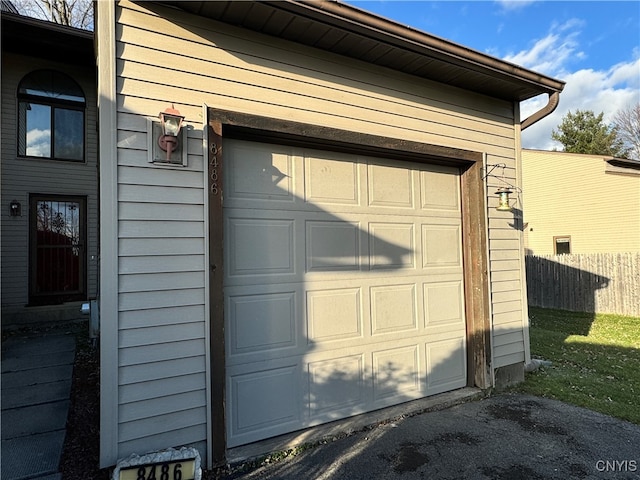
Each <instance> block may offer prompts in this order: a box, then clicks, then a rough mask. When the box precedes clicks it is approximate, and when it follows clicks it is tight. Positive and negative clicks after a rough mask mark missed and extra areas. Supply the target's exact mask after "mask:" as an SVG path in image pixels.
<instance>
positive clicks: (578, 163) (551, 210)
mask: <svg viewBox="0 0 640 480" xmlns="http://www.w3.org/2000/svg"><path fill="white" fill-rule="evenodd" d="M604 158H605V157H604V156H602V155H579V154H571V153H565V152H545V151H536V150H523V152H522V176H523V179H522V182H523V195H524V221H525V222H527V223H528V225H527V229H526V241H527V244H526V248H527V250H528V253H530V254H535V255H553V254H554V253H555V252H554V240H553V237H554V236H570V237H571V253H576V254H582V253H585V254H589V253H624V252H638V251H640V175H637V174H636V175H619V174H611V173H606V172H605V170H606V165H607V164H606V162H605V161H604ZM549 172H553V175H549ZM577 172H579V175H580V181H578V182H577V181H575V178H576V175H577ZM558 205H561V208H558ZM612 212H624V221H621V217H620V215H616V214H612Z"/></svg>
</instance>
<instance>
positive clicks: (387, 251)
mask: <svg viewBox="0 0 640 480" xmlns="http://www.w3.org/2000/svg"><path fill="white" fill-rule="evenodd" d="M414 235H415V234H414V224H413V223H404V224H403V223H377V222H375V223H374V222H371V223H369V258H370V260H369V264H370V266H371V269H397V268H414V267H415V247H414V246H415V240H414Z"/></svg>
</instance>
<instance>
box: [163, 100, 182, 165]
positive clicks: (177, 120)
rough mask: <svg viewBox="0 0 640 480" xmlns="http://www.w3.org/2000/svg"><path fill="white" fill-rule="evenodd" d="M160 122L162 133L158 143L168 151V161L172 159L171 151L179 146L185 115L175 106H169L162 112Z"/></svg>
mask: <svg viewBox="0 0 640 480" xmlns="http://www.w3.org/2000/svg"><path fill="white" fill-rule="evenodd" d="M159 117H160V122H161V123H162V135H161V136H160V138H158V145H160V148H161V149H162V150H164V151H165V152H167V162H170V161H171V153H172V152H173V151H174V150H176V149H177V148H178V142H179V137H178V134H179V133H180V128H182V121H183V120H184V116H182V115H180V112H179V111H178V110H176V109H175V108H174V106H173V104H172V105H171V107H169V108H167V109H166V110H165V111H164V112H160V115H159Z"/></svg>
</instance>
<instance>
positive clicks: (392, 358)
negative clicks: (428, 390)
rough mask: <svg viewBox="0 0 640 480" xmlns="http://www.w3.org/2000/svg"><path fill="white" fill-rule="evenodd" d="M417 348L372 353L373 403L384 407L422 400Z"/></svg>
mask: <svg viewBox="0 0 640 480" xmlns="http://www.w3.org/2000/svg"><path fill="white" fill-rule="evenodd" d="M419 350H420V349H419V347H418V345H408V346H400V347H396V348H389V349H386V350H379V351H374V352H373V353H372V359H373V362H372V365H373V397H374V403H377V404H379V403H381V402H382V403H384V404H385V405H389V404H393V403H398V402H402V401H406V400H408V399H410V398H418V397H420V396H422V390H423V386H422V381H421V379H422V378H423V377H424V371H423V368H422V367H421V364H422V362H421V361H420V351H419Z"/></svg>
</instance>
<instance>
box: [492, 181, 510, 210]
mask: <svg viewBox="0 0 640 480" xmlns="http://www.w3.org/2000/svg"><path fill="white" fill-rule="evenodd" d="M510 193H513V191H511V190H509V189H508V188H507V187H500V188H499V189H498V190H497V191H496V195H498V206H497V207H496V210H500V211H501V212H510V211H512V210H513V208H512V207H511V205H509V194H510Z"/></svg>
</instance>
